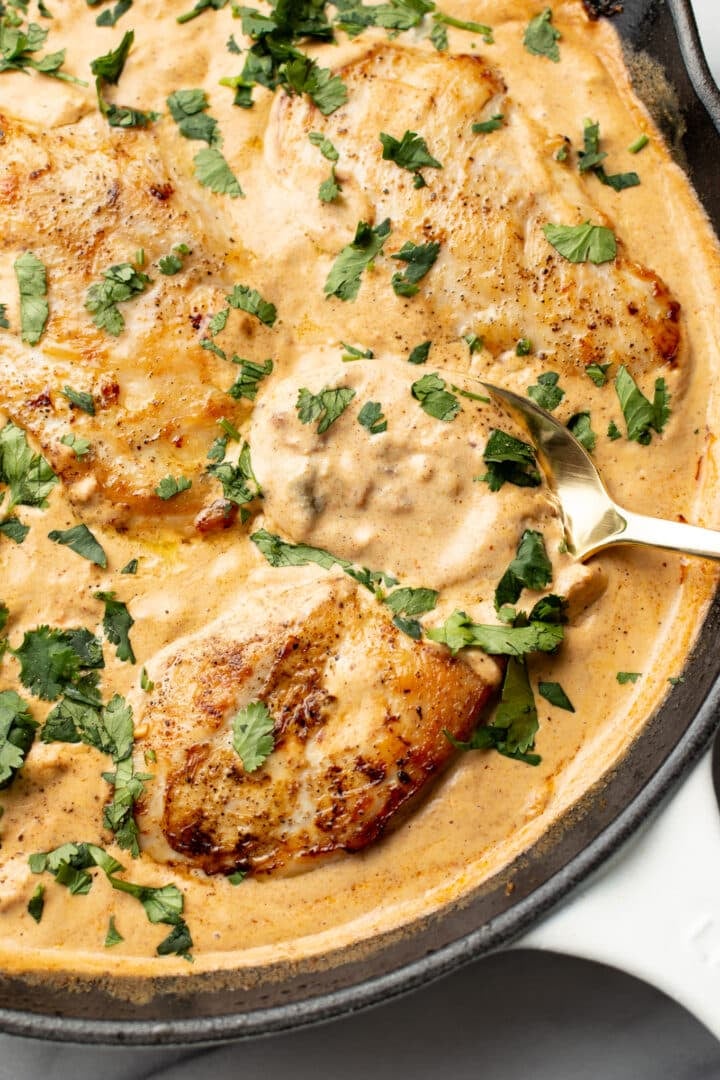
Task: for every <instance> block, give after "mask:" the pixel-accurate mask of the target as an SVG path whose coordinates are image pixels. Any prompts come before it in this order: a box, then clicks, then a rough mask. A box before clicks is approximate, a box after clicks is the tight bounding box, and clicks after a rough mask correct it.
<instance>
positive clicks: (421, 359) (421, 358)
mask: <svg viewBox="0 0 720 1080" xmlns="http://www.w3.org/2000/svg"><path fill="white" fill-rule="evenodd" d="M431 345H432V341H423V342H422V343H421V344H420V345H416V346H415V348H414V349H411V351H410V354H409V355H408V363H409V364H425V363H427V358H428V354H429V352H430V346H431Z"/></svg>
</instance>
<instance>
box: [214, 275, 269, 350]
mask: <svg viewBox="0 0 720 1080" xmlns="http://www.w3.org/2000/svg"><path fill="white" fill-rule="evenodd" d="M226 299H227V302H228V304H229V305H230V307H234V308H238V309H239V310H240V311H247V313H248V314H249V315H254V316H255V317H256V318H258V319H259V320H260V322H261V323H263V325H265V326H274V325H275V319H276V318H277V309H276V307H275V305H274V304H271V303H269V302H268V301H267V300H263V298H262V297H261V295H260V293H259V292H258V291H257V289H251V288H249V287H248V286H247V285H235V287H234V288H233V291H232V292H231V293H230V295H229V296H228V297H226ZM267 362H268V361H266V363H267Z"/></svg>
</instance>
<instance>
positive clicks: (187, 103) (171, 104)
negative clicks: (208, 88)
mask: <svg viewBox="0 0 720 1080" xmlns="http://www.w3.org/2000/svg"><path fill="white" fill-rule="evenodd" d="M167 106H168V108H169V110H170V115H171V116H172V118H173V120H174V121H175V122H176V124H177V125H178V128H179V130H180V134H181V135H184V136H185V138H186V139H202V140H204V141H205V142H206V143H207V144H208V145H209V146H221V145H222V136H221V135H220V132H219V131H218V126H217V120H216V119H215V118H214V117H212V116H206V115H205V110H206V109H208V108H209V107H210V104H209V102H208V99H207V95H206V94H205V91H204V90H176V91H175V92H174V93H172V94H170V96H169V97H168V98H167Z"/></svg>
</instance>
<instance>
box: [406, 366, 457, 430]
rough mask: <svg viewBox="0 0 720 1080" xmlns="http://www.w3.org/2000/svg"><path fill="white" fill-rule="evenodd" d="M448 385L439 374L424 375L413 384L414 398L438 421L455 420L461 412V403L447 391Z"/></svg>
mask: <svg viewBox="0 0 720 1080" xmlns="http://www.w3.org/2000/svg"><path fill="white" fill-rule="evenodd" d="M446 386H447V383H446V382H445V380H444V379H441V378H440V376H439V375H438V374H437V373H433V374H428V375H423V377H422V378H421V379H418V380H417V382H414V383H413V384H412V387H411V390H412V396H413V397H414V398H416V400H417V401H419V402H420V405H421V407H422V409H423V410H424V412H426V413H427V414H428V416H434V417H435V419H436V420H445V421H450V420H454V419H455V417H456V416H457V414H458V413H459V412H460V402H459V401H458V399H457V398H456V397H455V395H454V394H451V393H450V391H449V390H446Z"/></svg>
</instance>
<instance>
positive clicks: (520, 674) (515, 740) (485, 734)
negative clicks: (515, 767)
mask: <svg viewBox="0 0 720 1080" xmlns="http://www.w3.org/2000/svg"><path fill="white" fill-rule="evenodd" d="M538 726H539V725H538V716H537V709H536V707H535V698H534V696H533V692H532V687H531V685H530V680H529V679H528V675H527V669H526V667H525V662H524V661H523V660H521V659H517V658H516V657H511V658H510V660H508V664H507V667H506V668H505V677H504V679H503V686H502V691H501V694H500V703H499V705H498V707H497V710H496V712H495V716H494V717H493V720H492V723H490V724H488V725H485V726H481V727H479V728H477V729H476V730H475V731H474V732H473V734H472V735H471V737H470V739H469V740H468V742H460V741H458V740H457V739H455V738H453V736H452V735H451V734H450V733H449V732H448V731H446V732H445V735H446V737H447V738H448V739H449V740H450V742H451V743H452V744H453V746H455V747H457V749H459V750H497V751H498V753H500V754H503V755H504V756H505V757H509V758H514V759H515V760H516V761H522V762H524V763H525V764H526V765H539V764H540V761H541V758H540V756H539V755H538V754H533V753H530V751H531V750H532V749H533V747H534V745H535V736H536V734H537V731H538Z"/></svg>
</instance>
